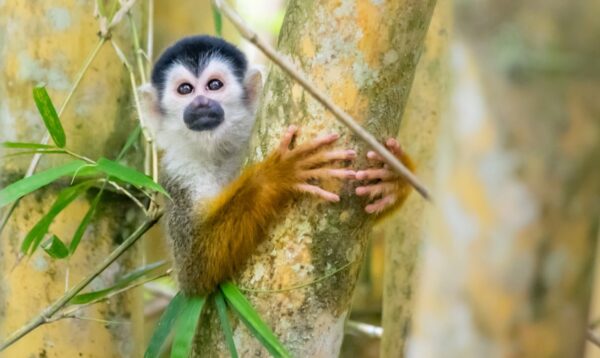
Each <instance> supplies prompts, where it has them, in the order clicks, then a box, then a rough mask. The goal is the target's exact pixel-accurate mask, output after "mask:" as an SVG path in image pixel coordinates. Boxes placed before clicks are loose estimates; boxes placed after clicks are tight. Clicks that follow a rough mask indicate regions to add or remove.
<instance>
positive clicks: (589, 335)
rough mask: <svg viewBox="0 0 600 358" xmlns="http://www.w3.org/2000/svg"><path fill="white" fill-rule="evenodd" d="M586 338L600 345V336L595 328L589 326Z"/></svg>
mask: <svg viewBox="0 0 600 358" xmlns="http://www.w3.org/2000/svg"><path fill="white" fill-rule="evenodd" d="M586 338H587V340H588V341H590V342H591V343H592V344H594V345H595V346H596V347H600V336H598V335H597V334H596V332H594V330H593V329H591V328H588V330H587V335H586Z"/></svg>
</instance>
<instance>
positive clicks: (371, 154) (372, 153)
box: [367, 150, 384, 163]
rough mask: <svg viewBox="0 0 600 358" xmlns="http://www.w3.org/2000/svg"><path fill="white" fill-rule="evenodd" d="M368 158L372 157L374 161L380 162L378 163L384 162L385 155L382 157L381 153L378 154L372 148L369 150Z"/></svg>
mask: <svg viewBox="0 0 600 358" xmlns="http://www.w3.org/2000/svg"><path fill="white" fill-rule="evenodd" d="M367 158H368V159H370V160H371V161H374V162H378V163H383V162H384V160H383V157H381V155H379V154H377V152H375V151H373V150H370V151H368V152H367Z"/></svg>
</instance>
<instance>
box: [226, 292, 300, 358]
mask: <svg viewBox="0 0 600 358" xmlns="http://www.w3.org/2000/svg"><path fill="white" fill-rule="evenodd" d="M220 287H221V291H222V292H223V295H225V298H226V299H227V302H228V303H229V305H230V306H231V307H233V309H234V310H235V311H236V312H237V314H238V316H239V317H240V319H241V320H242V322H244V324H245V325H246V327H248V329H249V330H250V331H251V332H252V334H253V335H254V336H255V337H256V338H257V339H258V340H259V341H260V343H261V344H262V345H263V346H264V347H265V348H266V349H267V350H268V351H269V353H271V355H273V356H274V357H286V358H287V357H291V355H290V354H289V353H288V351H287V350H286V349H285V348H284V347H283V345H282V344H281V342H280V341H279V339H277V337H276V336H275V334H274V333H273V331H272V330H271V329H270V328H269V326H267V325H266V324H265V322H263V320H262V319H261V318H260V316H259V314H258V313H257V312H256V311H255V310H254V308H253V307H252V305H251V304H250V302H248V300H247V299H246V297H244V295H243V294H242V292H240V290H239V289H238V288H237V287H236V286H235V285H234V284H232V283H230V282H226V283H223V284H221V285H220Z"/></svg>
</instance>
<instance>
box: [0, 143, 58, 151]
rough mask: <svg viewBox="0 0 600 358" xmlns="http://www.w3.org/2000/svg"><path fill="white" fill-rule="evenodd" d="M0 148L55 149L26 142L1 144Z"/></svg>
mask: <svg viewBox="0 0 600 358" xmlns="http://www.w3.org/2000/svg"><path fill="white" fill-rule="evenodd" d="M0 146H1V147H3V148H10V149H56V147H55V146H53V145H48V144H41V143H27V142H2V143H0Z"/></svg>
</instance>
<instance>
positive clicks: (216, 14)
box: [211, 4, 223, 37]
mask: <svg viewBox="0 0 600 358" xmlns="http://www.w3.org/2000/svg"><path fill="white" fill-rule="evenodd" d="M211 8H212V14H213V21H214V23H215V34H216V35H217V36H219V37H223V16H222V15H221V12H220V11H219V9H217V7H216V6H215V5H214V4H211Z"/></svg>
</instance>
